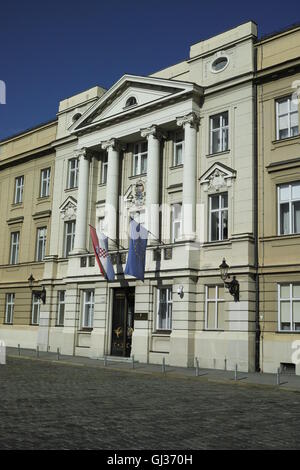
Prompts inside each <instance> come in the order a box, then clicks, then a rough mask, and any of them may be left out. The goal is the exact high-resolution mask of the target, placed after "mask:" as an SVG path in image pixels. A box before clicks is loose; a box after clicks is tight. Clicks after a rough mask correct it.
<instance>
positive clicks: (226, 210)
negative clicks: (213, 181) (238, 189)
mask: <svg viewBox="0 0 300 470" xmlns="http://www.w3.org/2000/svg"><path fill="white" fill-rule="evenodd" d="M225 194H227V207H222V205H221V198H222V196H224V195H225ZM216 196H219V207H218V209H212V198H213V197H216ZM208 198H209V241H210V242H219V241H223V240H228V237H229V223H228V193H227V192H224V193H219V194H211V195H209V197H208ZM214 212H218V213H219V238H218V239H217V240H212V214H213V213H214ZM222 212H227V238H224V237H223V224H222V223H221V221H222Z"/></svg>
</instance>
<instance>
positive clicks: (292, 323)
mask: <svg viewBox="0 0 300 470" xmlns="http://www.w3.org/2000/svg"><path fill="white" fill-rule="evenodd" d="M278 330H279V331H300V284H278Z"/></svg>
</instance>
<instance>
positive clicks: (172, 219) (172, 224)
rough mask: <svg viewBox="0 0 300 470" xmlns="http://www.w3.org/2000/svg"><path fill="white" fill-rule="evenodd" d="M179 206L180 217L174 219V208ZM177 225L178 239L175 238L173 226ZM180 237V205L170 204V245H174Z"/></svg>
mask: <svg viewBox="0 0 300 470" xmlns="http://www.w3.org/2000/svg"><path fill="white" fill-rule="evenodd" d="M176 206H180V216H179V217H176V218H175V207H176ZM176 225H179V237H178V238H175V226H176ZM181 235H182V203H181V202H180V203H176V204H171V237H170V238H171V243H175V242H176V241H177V240H179V239H180V236H181Z"/></svg>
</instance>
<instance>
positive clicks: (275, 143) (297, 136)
mask: <svg viewBox="0 0 300 470" xmlns="http://www.w3.org/2000/svg"><path fill="white" fill-rule="evenodd" d="M299 137H300V134H297V135H294V136H293V137H285V138H284V139H276V140H272V145H274V146H277V145H278V144H282V145H284V144H285V143H289V142H294V141H295V140H298V139H299Z"/></svg>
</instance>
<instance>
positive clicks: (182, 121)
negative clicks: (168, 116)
mask: <svg viewBox="0 0 300 470" xmlns="http://www.w3.org/2000/svg"><path fill="white" fill-rule="evenodd" d="M199 121H200V119H199V116H198V115H197V114H196V113H195V112H194V111H192V112H191V113H189V114H186V115H185V116H179V117H178V118H176V123H177V126H183V127H184V126H185V125H187V124H189V125H190V127H195V128H196V129H197V127H198V125H199Z"/></svg>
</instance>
